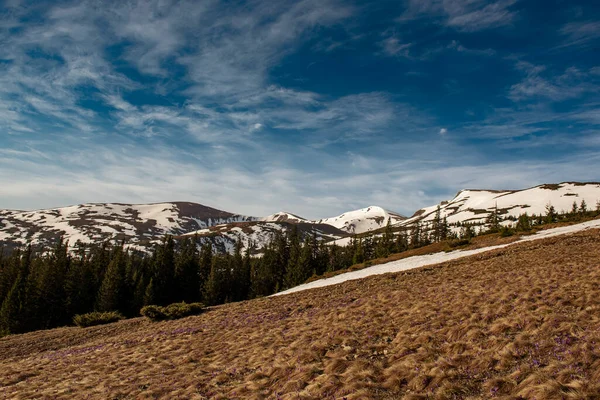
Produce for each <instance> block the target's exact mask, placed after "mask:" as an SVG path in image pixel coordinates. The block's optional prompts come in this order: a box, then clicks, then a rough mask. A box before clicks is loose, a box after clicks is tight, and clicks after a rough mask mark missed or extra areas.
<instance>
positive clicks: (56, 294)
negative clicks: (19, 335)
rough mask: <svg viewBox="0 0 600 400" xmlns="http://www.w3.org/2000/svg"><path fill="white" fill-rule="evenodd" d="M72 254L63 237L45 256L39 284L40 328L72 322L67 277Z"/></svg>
mask: <svg viewBox="0 0 600 400" xmlns="http://www.w3.org/2000/svg"><path fill="white" fill-rule="evenodd" d="M69 265H70V256H69V254H68V243H67V242H64V241H63V239H62V238H60V239H59V241H58V242H57V244H56V247H55V248H54V250H53V251H52V253H51V254H50V255H49V256H48V257H46V258H45V260H44V263H43V272H42V273H41V274H40V281H39V284H38V288H39V296H40V299H41V300H42V302H41V303H40V304H39V315H38V318H39V324H40V325H39V326H40V328H46V329H47V328H54V327H57V326H60V325H66V324H69V323H70V322H71V318H70V315H68V313H67V307H66V297H67V296H66V292H65V278H66V275H67V272H68V270H69Z"/></svg>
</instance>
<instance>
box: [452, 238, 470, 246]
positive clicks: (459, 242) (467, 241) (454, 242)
mask: <svg viewBox="0 0 600 400" xmlns="http://www.w3.org/2000/svg"><path fill="white" fill-rule="evenodd" d="M470 243H471V239H469V238H463V239H454V240H451V241H449V242H448V245H449V246H450V248H452V249H453V248H455V247H460V246H466V245H468V244H470Z"/></svg>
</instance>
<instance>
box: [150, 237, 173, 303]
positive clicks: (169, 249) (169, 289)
mask: <svg viewBox="0 0 600 400" xmlns="http://www.w3.org/2000/svg"><path fill="white" fill-rule="evenodd" d="M174 275H175V242H174V241H173V237H172V236H171V235H167V236H166V237H165V238H164V239H163V242H162V244H161V245H160V246H159V247H158V249H157V251H156V263H155V266H154V296H155V298H154V301H155V302H156V304H157V305H167V304H170V303H173V300H174V299H175V293H174V290H173V288H174V285H173V279H174Z"/></svg>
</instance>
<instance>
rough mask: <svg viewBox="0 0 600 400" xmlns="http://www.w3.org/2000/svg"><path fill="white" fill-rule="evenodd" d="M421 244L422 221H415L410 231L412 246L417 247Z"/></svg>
mask: <svg viewBox="0 0 600 400" xmlns="http://www.w3.org/2000/svg"><path fill="white" fill-rule="evenodd" d="M419 246H421V223H420V222H419V221H417V222H415V223H414V224H413V226H412V228H411V231H410V247H411V248H413V249H414V248H417V247H419Z"/></svg>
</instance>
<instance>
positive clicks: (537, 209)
mask: <svg viewBox="0 0 600 400" xmlns="http://www.w3.org/2000/svg"><path fill="white" fill-rule="evenodd" d="M582 200H584V201H585V202H586V203H587V207H588V209H593V208H596V204H597V203H598V202H599V201H600V183H574V182H566V183H560V184H546V185H540V186H536V187H533V188H530V189H525V190H503V191H497V190H461V191H460V192H458V194H457V195H456V197H454V199H452V200H450V201H443V202H442V203H440V204H439V205H434V206H431V207H426V208H423V209H421V210H419V211H417V212H416V213H415V214H414V215H413V216H412V217H410V218H406V217H404V216H402V215H400V214H397V213H394V212H391V211H388V210H385V209H383V208H381V207H377V206H371V207H367V208H363V209H360V210H354V211H348V212H345V213H343V214H341V215H339V216H337V217H331V218H323V219H320V220H308V219H305V218H302V217H299V216H297V215H295V214H292V213H288V212H279V213H276V214H272V215H269V216H267V217H262V218H257V217H251V216H245V215H239V214H233V213H229V212H225V211H221V210H217V209H214V208H210V207H206V206H203V205H201V204H196V203H187V202H173V203H156V204H116V203H98V204H81V205H77V206H70V207H63V208H54V209H48V210H37V211H14V210H0V247H2V246H4V247H9V248H10V247H14V246H19V245H24V244H28V243H31V244H33V245H35V246H50V245H53V244H55V243H56V241H57V240H58V239H59V238H60V237H61V236H62V237H64V239H67V240H68V241H69V243H70V245H71V247H74V246H75V245H76V243H77V242H81V243H84V244H87V243H100V242H103V241H107V240H111V241H113V242H121V241H123V242H125V243H126V244H127V245H129V246H131V247H133V248H136V249H140V250H143V249H144V248H147V246H148V245H151V244H153V243H156V242H158V241H160V240H161V239H162V238H163V237H164V236H165V235H167V234H169V235H174V236H176V237H186V236H187V237H189V236H195V237H196V238H197V239H198V243H199V244H202V243H206V242H209V243H211V244H212V245H213V247H214V248H215V250H217V251H229V252H231V251H232V250H233V249H234V246H235V243H236V242H237V241H238V240H240V241H241V242H242V244H243V247H244V248H246V247H247V246H252V247H253V248H254V249H255V251H256V252H258V253H260V251H261V249H262V248H263V247H264V246H265V245H267V244H268V243H269V242H270V241H271V240H272V239H273V237H275V235H276V234H277V233H278V232H282V233H286V232H288V231H289V230H290V229H293V228H294V227H296V229H297V230H298V232H299V233H300V235H301V236H305V235H308V234H311V235H312V234H313V233H314V234H316V235H317V237H318V238H319V239H321V240H325V241H336V243H338V244H345V243H347V242H348V240H349V237H350V236H351V235H354V234H364V233H367V232H370V231H378V230H381V229H382V228H384V227H385V226H386V225H387V224H388V222H389V223H390V224H391V225H393V226H396V227H399V226H405V227H409V226H411V225H412V224H414V223H416V222H417V221H419V222H424V223H427V222H430V221H433V219H434V218H435V214H436V210H437V207H438V206H439V207H440V216H441V217H442V218H444V217H446V218H447V221H448V223H450V224H453V223H457V222H461V223H462V222H472V223H475V224H483V223H484V222H485V220H486V218H487V217H488V216H489V215H490V213H491V212H492V211H493V210H494V209H495V207H497V208H498V211H499V213H500V214H501V216H502V217H504V219H505V223H510V221H509V219H510V218H511V217H514V218H517V217H518V216H519V215H520V214H522V213H528V214H529V215H532V214H537V215H539V214H545V212H546V206H547V205H548V204H551V205H552V206H554V208H555V209H556V211H558V212H562V211H569V210H570V209H571V207H572V204H573V202H576V203H577V205H578V206H579V205H580V204H581V201H582Z"/></svg>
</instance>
